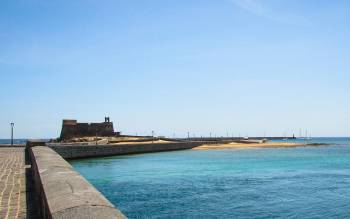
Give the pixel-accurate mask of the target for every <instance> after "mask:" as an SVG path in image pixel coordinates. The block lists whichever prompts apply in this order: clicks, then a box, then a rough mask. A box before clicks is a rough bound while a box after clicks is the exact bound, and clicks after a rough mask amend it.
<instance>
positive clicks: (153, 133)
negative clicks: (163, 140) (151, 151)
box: [152, 130, 154, 144]
mask: <svg viewBox="0 0 350 219" xmlns="http://www.w3.org/2000/svg"><path fill="white" fill-rule="evenodd" d="M153 143H154V131H153V130H152V144H153Z"/></svg>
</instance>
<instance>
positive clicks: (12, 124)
mask: <svg viewBox="0 0 350 219" xmlns="http://www.w3.org/2000/svg"><path fill="white" fill-rule="evenodd" d="M10 124H11V146H13V127H14V126H15V123H13V122H11V123H10Z"/></svg>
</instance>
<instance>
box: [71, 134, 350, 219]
mask: <svg viewBox="0 0 350 219" xmlns="http://www.w3.org/2000/svg"><path fill="white" fill-rule="evenodd" d="M313 141H315V142H328V143H332V144H333V146H328V147H299V148H290V149H283V148H278V149H245V150H212V151H191V150H187V151H176V152H164V153H152V154H141V155H131V156H120V157H108V158H99V159H85V160H77V161H72V162H71V164H72V165H73V166H74V167H75V168H76V169H77V170H78V171H79V172H80V173H81V174H83V175H84V176H85V177H86V178H87V179H88V180H89V181H90V182H91V183H92V184H93V185H94V186H96V188H97V189H99V190H100V191H101V192H102V193H103V194H104V195H105V196H106V197H107V198H108V199H109V200H110V201H111V202H112V203H113V204H115V205H116V206H117V207H118V208H119V209H120V210H121V211H122V212H123V213H124V214H125V215H126V216H128V217H129V218H349V217H350V208H349V204H350V139H345V138H343V139H315V140H313Z"/></svg>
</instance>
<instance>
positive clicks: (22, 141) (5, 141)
mask: <svg viewBox="0 0 350 219" xmlns="http://www.w3.org/2000/svg"><path fill="white" fill-rule="evenodd" d="M26 142H27V139H13V143H14V144H25V143H26ZM0 144H11V139H0Z"/></svg>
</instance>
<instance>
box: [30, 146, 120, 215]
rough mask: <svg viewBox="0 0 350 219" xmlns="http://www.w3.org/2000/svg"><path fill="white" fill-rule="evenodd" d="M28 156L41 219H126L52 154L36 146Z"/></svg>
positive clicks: (52, 152)
mask: <svg viewBox="0 0 350 219" xmlns="http://www.w3.org/2000/svg"><path fill="white" fill-rule="evenodd" d="M29 153H30V157H31V161H32V174H33V179H34V183H35V188H36V193H37V195H38V199H39V202H40V205H39V206H40V213H41V216H42V218H44V219H64V218H65V219H81V218H91V219H93V218H101V219H102V218H103V219H112V218H114V219H124V218H126V217H125V216H124V215H123V214H122V213H121V212H120V211H119V210H118V209H116V208H115V207H114V206H113V205H112V204H111V203H110V202H109V201H108V200H107V199H106V198H105V197H104V196H103V195H102V194H101V193H100V192H98V191H97V190H96V189H95V188H94V187H93V186H92V185H91V184H90V183H89V182H88V181H87V180H86V179H85V178H84V177H83V176H81V175H80V174H79V173H78V172H76V171H75V170H74V169H73V167H72V166H71V165H70V164H69V163H68V162H67V161H65V160H64V159H63V158H62V157H61V156H60V155H58V154H57V153H56V152H55V151H53V150H52V149H50V148H49V147H42V146H37V147H32V148H30V149H29Z"/></svg>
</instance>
